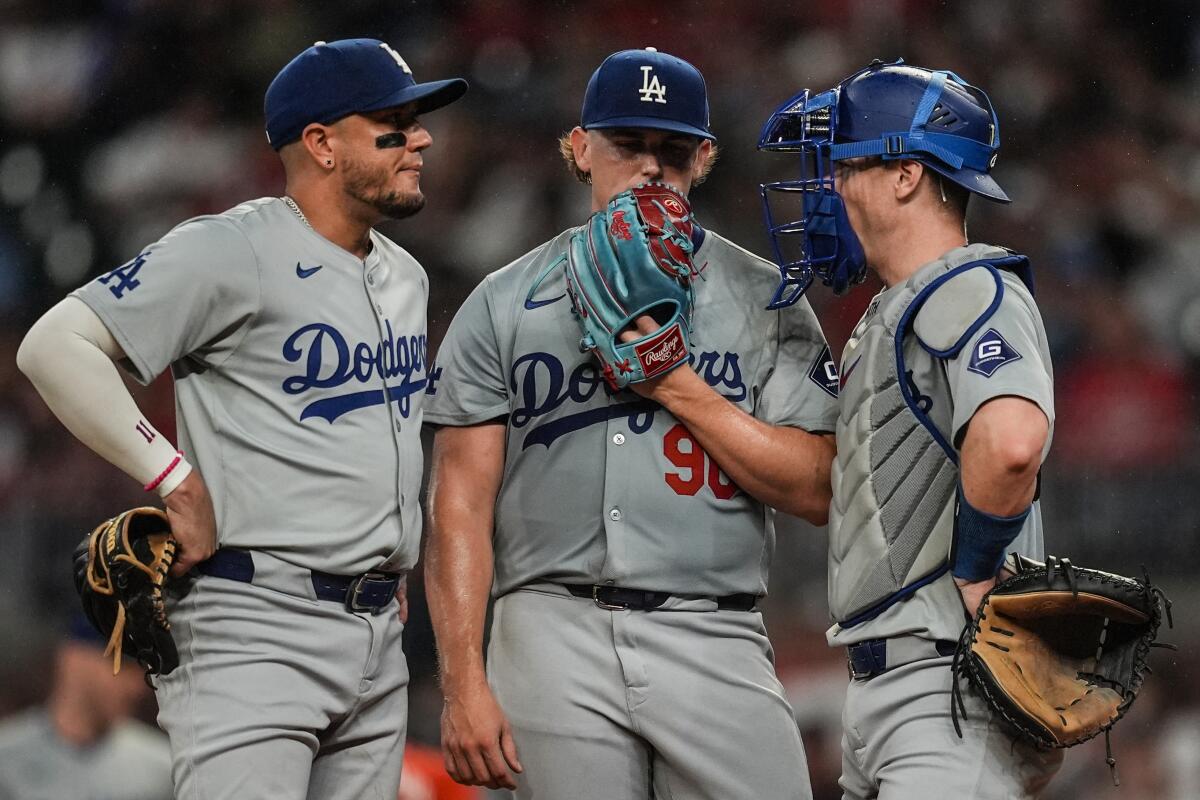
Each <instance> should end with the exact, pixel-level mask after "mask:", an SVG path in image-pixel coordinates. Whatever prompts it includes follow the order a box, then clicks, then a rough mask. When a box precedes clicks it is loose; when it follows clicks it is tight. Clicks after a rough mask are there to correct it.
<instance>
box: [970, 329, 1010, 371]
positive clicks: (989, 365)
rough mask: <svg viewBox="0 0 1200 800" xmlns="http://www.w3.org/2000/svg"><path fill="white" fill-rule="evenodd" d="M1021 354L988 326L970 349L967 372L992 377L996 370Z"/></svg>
mask: <svg viewBox="0 0 1200 800" xmlns="http://www.w3.org/2000/svg"><path fill="white" fill-rule="evenodd" d="M1020 360H1021V354H1020V353H1018V352H1017V350H1016V348H1015V347H1013V346H1012V345H1011V344H1009V343H1008V341H1007V340H1006V339H1005V338H1004V337H1003V336H1001V335H1000V332H999V331H998V330H996V329H995V328H988V329H987V332H986V333H984V334H983V336H980V337H979V340H978V341H977V342H975V347H974V349H973V350H972V351H971V363H970V364H968V365H967V370H968V371H969V372H974V373H976V374H978V375H982V376H983V377H985V378H990V377H992V375H993V374H995V372H996V370H998V369H1000V368H1001V367H1003V366H1004V365H1005V364H1008V363H1011V362H1013V361H1020Z"/></svg>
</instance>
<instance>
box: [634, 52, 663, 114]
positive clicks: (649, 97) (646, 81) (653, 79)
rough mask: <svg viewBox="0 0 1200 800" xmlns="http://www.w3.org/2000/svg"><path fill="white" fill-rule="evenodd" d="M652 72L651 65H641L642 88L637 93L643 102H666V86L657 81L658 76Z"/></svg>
mask: <svg viewBox="0 0 1200 800" xmlns="http://www.w3.org/2000/svg"><path fill="white" fill-rule="evenodd" d="M646 49H647V50H649V51H650V52H651V53H655V52H657V51H656V50H655V49H654V48H653V47H647V48H646ZM653 73H654V67H653V66H651V65H649V64H647V65H646V66H644V67H642V88H641V89H638V94H640V95H641V96H642V102H643V103H666V102H667V87H666V86H663V85H662V84H661V83H659V80H658V76H657V75H655V74H653Z"/></svg>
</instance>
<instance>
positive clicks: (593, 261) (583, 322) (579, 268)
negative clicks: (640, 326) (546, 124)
mask: <svg viewBox="0 0 1200 800" xmlns="http://www.w3.org/2000/svg"><path fill="white" fill-rule="evenodd" d="M692 227H693V221H692V211H691V207H690V206H689V205H688V202H687V200H686V199H684V197H683V196H682V195H680V194H679V193H678V192H677V191H676V190H675V189H674V188H672V187H670V186H668V185H666V184H664V183H647V184H643V185H641V186H638V187H635V188H633V189H630V190H628V191H626V192H622V193H621V194H619V195H617V196H616V197H614V198H613V199H612V200H611V201H610V202H609V204H608V205H607V206H606V207H605V208H603V209H602V210H600V211H597V212H596V213H595V214H593V215H592V217H591V218H590V219H589V220H588V221H587V224H585V225H584V226H583V227H582V228H580V229H579V230H578V231H577V232H576V233H575V234H574V235H573V236H572V237H571V243H570V246H569V248H568V252H567V259H566V261H565V264H564V271H565V274H566V281H567V294H568V296H569V297H570V298H571V307H572V309H573V310H574V312H575V316H576V318H577V319H578V320H579V323H580V328H581V329H582V332H583V338H582V339H581V340H580V343H579V347H580V349H581V350H584V351H587V350H590V351H592V353H594V354H595V356H596V358H597V359H598V360H599V361H600V364H601V368H602V369H601V372H602V373H603V375H604V379H605V380H606V381H607V382H608V384H609V386H611V387H612V388H613V389H620V388H623V387H625V386H627V385H629V384H630V383H637V382H639V381H644V380H648V379H650V378H653V377H656V376H658V375H662V374H665V373H667V372H669V371H670V370H672V369H674V368H675V367H677V366H679V365H680V364H684V363H687V360H688V356H689V353H690V338H691V318H692V307H693V305H694V294H693V288H692V277H693V276H694V275H695V274H696V268H695V265H694V264H693V262H692V250H693V249H694V246H693V244H692ZM642 316H649V317H652V318H653V319H654V320H655V321H656V322H658V323H659V325H660V326H661V327H659V329H658V330H656V331H654V332H653V333H651V334H648V335H646V336H642V337H639V338H637V339H634V340H632V341H629V342H622V341H621V340H620V335H621V333H622V332H624V331H626V330H629V329H632V328H634V327H635V324H636V322H637V319H638V318H639V317H642Z"/></svg>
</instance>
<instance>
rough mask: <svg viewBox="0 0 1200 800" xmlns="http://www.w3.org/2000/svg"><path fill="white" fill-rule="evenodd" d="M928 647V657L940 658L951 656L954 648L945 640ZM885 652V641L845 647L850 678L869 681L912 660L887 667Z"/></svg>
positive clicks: (868, 641)
mask: <svg viewBox="0 0 1200 800" xmlns="http://www.w3.org/2000/svg"><path fill="white" fill-rule="evenodd" d="M928 645H929V646H930V650H931V652H930V653H929V654H928V655H929V656H933V655H934V654H935V653H936V655H940V656H949V655H953V654H954V648H955V646H956V644H955V643H954V642H951V641H947V640H945V639H939V640H937V641H934V642H928ZM887 651H888V640H887V639H867V640H866V641H864V642H858V643H857V644H852V645H848V646H847V647H846V666H847V667H849V669H850V677H851V678H854V679H855V680H858V681H866V680H870V679H871V678H874V677H875V676H876V675H882V674H883V673H885V672H887V671H888V670H889V669H893V668H895V667H899V666H901V665H902V664H904V663H911V662H912V660H914V659H912V658H905V659H903V660H902V661H900V662H897V663H893V664H891V665H890V666H889V665H888V662H887ZM918 657H920V656H918Z"/></svg>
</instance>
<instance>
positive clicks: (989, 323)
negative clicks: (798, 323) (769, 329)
mask: <svg viewBox="0 0 1200 800" xmlns="http://www.w3.org/2000/svg"><path fill="white" fill-rule="evenodd" d="M998 131H999V121H998V119H997V117H996V114H995V111H994V110H993V108H992V105H991V102H990V101H989V100H988V97H987V95H986V94H984V92H983V91H982V90H980V89H979V88H978V87H975V86H972V85H970V84H968V83H966V82H965V81H964V80H962V79H961V78H959V77H958V76H957V75H955V74H953V73H951V72H948V71H946V70H929V69H923V68H919V67H914V66H910V65H907V64H904V63H903V62H902V61H898V62H895V63H890V64H885V63H883V62H880V61H876V62H874V63H873V64H871V65H869V66H867V67H866V68H864V69H862V70H859V71H858V72H856V73H854V74H853V75H851V76H849V77H847V78H846V79H844V80H843V81H841V82H840V83H839V84H838V85H837V86H836V87H834V88H833V89H830V90H828V91H826V92H822V93H820V94H810V93H809V92H808V91H807V90H806V91H803V92H801V93H800V94H798V95H796V96H795V97H793V98H791V99H790V100H788V101H787V102H785V103H784V104H782V105H781V106H780V107H779V108H778V109H777V110H776V111H775V112H774V113H773V114H772V115H771V117H770V118H769V119H768V120H767V123H766V125H765V126H764V128H763V133H762V137H761V139H760V142H759V147H760V149H763V150H768V151H778V152H782V153H786V154H788V156H789V158H791V159H792V161H791V164H792V165H795V166H798V168H799V169H798V173H799V174H797V175H795V177H793V178H791V179H789V180H784V181H779V182H776V183H772V184H767V185H766V186H764V199H765V200H766V207H767V227H768V230H769V232H770V234H771V235H772V237H773V239H774V241H775V243H776V247H775V252H776V257H777V260H778V262H779V267H780V271H781V276H782V281H781V283H780V285H779V287H778V288H777V290H776V293H775V295H774V303H773V305H776V306H782V307H786V306H787V304H788V303H789V302H794V301H795V300H796V299H797V298H799V297H800V296H801V295H802V294H803V292H804V290H805V289H806V288H807V287H808V285H809V284H810V283H811V282H812V281H813V280H814V279H820V280H821V281H822V282H823V283H825V284H826V285H828V286H830V287H832V288H833V290H834V291H835V292H836V293H841V292H844V291H846V290H847V289H848V288H849V287H850V286H853V285H854V284H855V283H857V282H859V281H861V280H862V279H863V277H864V276H865V274H866V270H867V269H868V267H869V268H870V269H872V270H873V271H874V272H875V274H876V275H877V276H878V278H879V279H880V281H881V282H882V283H883V284H884V288H883V290H882V291H881V292H880V293H879V294H878V295H877V296H876V297H875V298H874V299H873V300H871V302H870V304H869V305H868V306H867V309H866V313H865V314H864V315H863V318H862V320H861V321H860V322H859V323H858V325H857V326H856V327H855V329H854V331H853V333H852V334H851V337H850V339H849V341H848V342H847V344H846V349H845V351H844V352H843V354H842V369H841V376H842V386H841V397H840V405H841V412H840V415H839V418H838V424H837V448H838V459H837V463H836V464H835V466H834V469H833V502H832V506H831V509H830V515H829V516H830V553H829V601H830V611H831V615H832V616H833V618H834V620H836V622H835V624H834V625H833V626H832V627H831V628H830V629H829V632H828V636H827V638H828V641H829V644H830V645H831V646H840V647H845V648H846V653H847V658H848V662H849V667H850V674H851V677H852V680H851V681H850V685H849V688H848V690H847V695H846V702H845V707H844V711H843V738H842V776H841V780H840V783H841V786H842V789H843V791H844V797H845V798H847V800H866V799H867V798H879V797H886V798H888V800H897V798H913V800H916V799H917V798H920V799H921V800H924V798H927V797H929V796H930V788H931V787H938V796H940V797H954V798H962V799H964V800H965V799H966V798H976V799H978V800H983V799H984V798H995V800H1001V799H1002V798H1003V800H1011V799H1012V798H1026V797H1033V796H1036V795H1037V794H1038V793H1039V792H1040V791H1041V789H1042V788H1043V787H1044V786H1045V785H1046V784H1047V783H1048V782H1049V780H1050V779H1051V778H1052V777H1053V775H1054V774H1055V772H1056V771H1057V770H1058V768H1059V766H1060V764H1061V761H1062V753H1061V751H1060V750H1058V749H1056V748H1055V747H1054V746H1047V745H1056V746H1062V745H1066V744H1070V743H1072V742H1073V741H1077V740H1079V738H1080V737H1081V736H1083V735H1087V734H1085V733H1084V732H1085V731H1087V732H1088V733H1090V734H1092V735H1094V733H1096V732H1099V730H1100V728H1099V727H1097V726H1100V725H1107V724H1111V721H1112V720H1114V719H1115V718H1116V717H1117V716H1119V713H1120V712H1121V711H1123V709H1124V708H1127V707H1128V703H1130V702H1132V696H1133V694H1134V693H1136V690H1137V687H1138V685H1139V684H1140V682H1141V678H1140V675H1141V669H1142V667H1143V666H1144V657H1145V652H1146V650H1147V649H1148V641H1149V640H1152V639H1153V635H1154V632H1153V630H1152V629H1153V628H1156V627H1157V612H1156V611H1153V610H1152V609H1151V606H1152V605H1156V603H1155V602H1152V601H1151V599H1152V598H1156V597H1157V595H1156V594H1154V592H1153V591H1152V590H1149V589H1147V587H1145V586H1138V585H1136V584H1133V582H1126V583H1128V584H1133V585H1134V586H1137V588H1136V589H1134V588H1130V587H1126V588H1125V591H1123V592H1121V593H1112V592H1109V591H1101V588H1103V587H1104V586H1105V585H1107V587H1108V588H1111V587H1113V586H1116V585H1117V581H1116V579H1115V578H1114V576H1105V577H1102V578H1098V579H1097V580H1096V586H1097V588H1096V591H1095V593H1094V594H1093V593H1091V592H1087V591H1084V588H1086V586H1087V585H1088V584H1090V583H1091V580H1090V576H1091V575H1100V573H1093V572H1089V571H1086V570H1078V571H1075V570H1066V571H1065V572H1064V575H1065V576H1066V577H1063V578H1060V576H1059V575H1058V574H1057V572H1055V573H1054V574H1053V575H1052V580H1047V576H1048V574H1049V573H1048V572H1047V571H1045V570H1043V571H1042V573H1041V578H1038V577H1037V576H1036V573H1033V572H1030V573H1028V574H1022V575H1020V576H1018V577H1016V578H1014V579H1013V582H1010V583H1007V584H1004V585H1003V586H1002V587H1000V588H995V591H992V590H993V589H994V587H996V584H997V582H998V580H1000V579H1001V578H1002V577H1004V573H1003V572H1002V564H1003V561H1004V557H1005V553H1006V552H1009V551H1010V550H1013V551H1017V552H1019V553H1023V554H1026V555H1029V556H1033V557H1040V556H1041V553H1042V550H1043V542H1042V529H1041V516H1040V511H1039V508H1038V503H1037V495H1038V475H1039V472H1040V469H1041V465H1042V461H1043V459H1044V457H1045V455H1046V453H1047V452H1048V450H1049V447H1050V440H1051V434H1052V430H1053V423H1054V397H1053V380H1052V369H1051V363H1050V350H1049V345H1048V343H1047V338H1046V333H1045V329H1044V327H1043V325H1042V320H1041V316H1040V313H1039V312H1038V308H1037V304H1036V302H1035V301H1034V295H1033V278H1032V272H1031V269H1030V265H1029V260H1028V259H1027V258H1025V257H1024V256H1021V255H1018V254H1015V253H1013V252H1011V251H1009V250H1006V249H1004V248H1001V247H997V246H994V245H988V244H982V243H975V244H969V243H968V241H967V231H966V211H967V204H968V201H969V199H970V198H971V197H972V196H973V195H977V196H979V197H982V198H984V199H987V200H991V201H996V202H1008V201H1009V198H1008V195H1006V194H1005V193H1004V190H1003V189H1001V188H1000V186H999V184H998V183H997V182H996V180H995V178H993V177H992V175H991V170H992V167H993V166H994V165H995V163H996V159H997V156H998V151H999V145H1000V142H999V133H998ZM784 208H787V209H796V208H799V209H800V211H801V216H800V217H799V218H797V217H796V216H789V217H786V218H785V217H783V216H782V212H783V209H784ZM792 243H799V245H800V247H799V253H800V254H799V255H798V256H796V255H795V253H796V252H797V251H796V250H795V249H789V245H790V244H792ZM1013 566H1014V568H1015V566H1016V564H1015V563H1014V564H1013ZM1071 580H1076V583H1077V584H1078V587H1079V595H1078V596H1073V595H1072V592H1071V591H1070V590H1073V589H1075V588H1077V587H1076V586H1075V585H1071V584H1070V581H1071ZM1039 581H1040V583H1039ZM1035 586H1040V587H1041V588H1040V589H1039V591H1037V592H1035V591H1031V587H1035ZM1064 588H1065V589H1067V591H1065V592H1064V591H1063V590H1064ZM989 592H991V594H988V593H989ZM985 595H986V597H985ZM1093 596H1094V597H1096V598H1097V599H1096V600H1095V601H1094V602H1093V600H1092V598H1093ZM981 601H982V605H981ZM1098 610H1101V611H1103V612H1104V613H1103V614H1100V615H1098V614H1097V611H1098ZM977 611H978V612H979V622H977V623H973V624H972V627H971V629H968V631H967V633H966V634H963V628H964V623H966V622H967V620H968V618H969V617H971V616H972V615H974V614H975V613H976V612H977ZM1105 617H1107V618H1109V619H1110V621H1111V624H1109V625H1108V626H1107V636H1108V638H1107V640H1106V639H1105V638H1103V637H1101V636H1100V627H1099V625H1100V623H1101V620H1103V619H1104V618H1105ZM1056 622H1057V628H1056ZM1068 632H1069V634H1070V636H1069V637H1068V636H1067V635H1065V634H1066V633H1068ZM960 635H961V638H962V641H963V645H962V646H961V647H959V645H958V642H959V640H960ZM1147 636H1148V637H1149V638H1148V639H1147V638H1146V637H1147ZM1072 638H1073V641H1072ZM1101 642H1105V650H1104V651H1103V654H1102V655H1101V656H1100V657H1099V658H1096V653H1097V648H1098V647H1099V646H1100V644H1101ZM1005 648H1007V650H1006V649H1005ZM956 651H957V652H958V653H959V658H958V659H957V664H956V665H955V666H958V667H959V669H952V668H951V667H952V661H954V660H955V659H954V658H953V657H954V654H955V653H956ZM1126 658H1127V659H1128V662H1129V666H1130V668H1129V669H1123V667H1122V664H1121V663H1120V662H1121V661H1122V660H1124V659H1126ZM964 672H967V673H970V674H971V675H972V676H974V678H975V679H976V680H975V682H976V683H977V685H978V686H979V687H980V691H970V692H967V691H963V688H964V687H963V686H962V685H961V681H960V680H958V677H959V676H960V675H961V674H962V673H964ZM1134 672H1136V675H1134V674H1133V673H1134ZM988 676H990V677H988ZM1122 682H1123V683H1122ZM1022 684H1023V686H1022ZM998 685H1006V686H1012V687H1013V688H1014V691H1013V694H1012V695H1011V697H1012V698H1013V701H1014V702H1018V703H1019V702H1022V701H1024V706H1023V708H1024V709H1025V710H1027V711H1029V712H1031V716H1032V717H1037V716H1040V717H1041V718H1042V721H1043V722H1044V723H1045V724H1046V725H1048V726H1049V727H1048V728H1047V729H1046V730H1045V732H1044V734H1043V732H1042V731H1039V736H1037V737H1028V738H1027V737H1023V736H1019V735H1018V734H1017V733H1016V731H1015V730H1013V729H1012V728H1011V727H1010V726H1007V725H1005V724H1003V720H1005V719H1008V720H1010V721H1011V720H1016V719H1018V714H1017V713H1015V711H1014V710H1011V709H1009V710H1004V709H1003V707H1002V705H1000V704H998V705H997V706H996V707H995V710H994V708H993V707H992V706H989V705H988V702H987V698H988V697H989V696H990V697H993V698H994V697H997V696H998V695H999V692H998V691H997V690H996V688H995V687H996V686H998ZM952 697H954V698H955V705H954V706H953V711H952V706H951V698H952ZM1085 697H1086V698H1087V699H1086V700H1085V699H1082V698H1085ZM1077 699H1078V700H1079V703H1078V704H1077V705H1076V706H1075V707H1074V708H1071V707H1070V703H1071V701H1072V700H1077ZM1056 706H1062V709H1058V708H1056ZM1060 712H1061V719H1060V718H1059V716H1060ZM1072 718H1075V719H1074V721H1072ZM1055 732H1057V734H1056V733H1055ZM1059 737H1061V738H1059Z"/></svg>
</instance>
